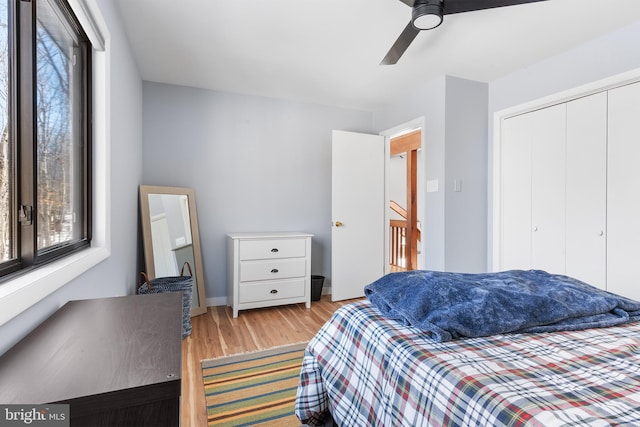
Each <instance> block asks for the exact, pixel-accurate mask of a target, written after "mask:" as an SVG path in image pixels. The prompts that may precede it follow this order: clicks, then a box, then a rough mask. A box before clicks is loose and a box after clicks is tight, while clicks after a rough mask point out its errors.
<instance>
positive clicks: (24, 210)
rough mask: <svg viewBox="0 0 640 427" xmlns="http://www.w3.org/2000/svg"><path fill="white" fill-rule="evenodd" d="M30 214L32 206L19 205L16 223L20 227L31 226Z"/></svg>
mask: <svg viewBox="0 0 640 427" xmlns="http://www.w3.org/2000/svg"><path fill="white" fill-rule="evenodd" d="M32 214H33V206H27V205H20V208H19V209H18V221H19V222H20V224H21V225H31V224H33V220H32Z"/></svg>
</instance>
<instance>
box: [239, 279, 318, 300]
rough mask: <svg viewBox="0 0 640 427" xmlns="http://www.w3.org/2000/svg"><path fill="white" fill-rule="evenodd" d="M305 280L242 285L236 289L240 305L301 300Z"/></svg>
mask: <svg viewBox="0 0 640 427" xmlns="http://www.w3.org/2000/svg"><path fill="white" fill-rule="evenodd" d="M304 290H305V278H304V277H303V278H300V279H293V280H283V281H273V282H271V281H270V282H261V283H242V284H240V287H239V289H238V292H239V294H238V299H239V302H240V304H246V303H252V302H258V301H269V300H276V299H283V298H302V297H304V296H305V293H304Z"/></svg>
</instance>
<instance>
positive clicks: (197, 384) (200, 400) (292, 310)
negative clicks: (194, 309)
mask: <svg viewBox="0 0 640 427" xmlns="http://www.w3.org/2000/svg"><path fill="white" fill-rule="evenodd" d="M352 301H354V300H348V301H340V302H332V301H331V297H330V296H329V295H323V296H322V298H321V300H320V301H317V302H315V301H314V302H312V303H311V308H310V309H307V308H305V306H304V304H291V305H284V306H279V307H269V308H260V309H254V310H245V311H240V314H239V315H238V317H237V318H235V319H234V318H233V313H232V311H231V308H229V307H224V306H223V307H209V308H208V310H207V312H206V313H205V314H203V315H201V316H196V317H192V318H191V323H192V325H193V330H192V331H191V336H190V337H188V338H186V339H184V340H183V341H182V409H181V425H182V427H200V426H206V425H207V413H206V409H205V400H204V387H203V385H202V370H201V367H200V362H201V361H202V360H203V359H211V358H214V357H220V356H227V355H230V354H237V353H245V352H248V351H256V350H263V349H267V348H271V347H276V346H281V345H286V344H294V343H298V342H304V341H309V340H310V339H311V338H312V337H313V336H314V335H315V334H316V332H318V330H319V329H320V327H321V326H322V325H323V324H324V323H325V322H326V321H327V320H328V319H329V317H331V314H333V312H334V311H335V310H336V309H337V308H338V307H340V306H342V305H344V304H346V303H349V302H352Z"/></svg>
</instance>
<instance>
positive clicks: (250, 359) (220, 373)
mask: <svg viewBox="0 0 640 427" xmlns="http://www.w3.org/2000/svg"><path fill="white" fill-rule="evenodd" d="M306 345H307V343H300V344H293V345H289V346H285V347H276V348H272V349H269V350H265V351H257V352H252V353H245V354H239V355H234V356H227V357H220V358H217V359H210V360H204V361H203V362H202V377H203V379H204V391H205V398H206V401H207V422H208V425H209V426H210V427H211V426H216V427H218V426H234V427H235V426H255V425H268V426H283V427H285V426H287V427H288V426H300V425H301V423H300V421H299V420H298V418H297V417H296V416H295V414H294V412H293V411H294V404H295V398H296V390H297V388H298V377H299V375H300V367H301V366H302V357H303V356H304V349H305V347H306Z"/></svg>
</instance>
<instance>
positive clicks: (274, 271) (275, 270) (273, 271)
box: [271, 268, 279, 273]
mask: <svg viewBox="0 0 640 427" xmlns="http://www.w3.org/2000/svg"><path fill="white" fill-rule="evenodd" d="M278 271H279V270H278V269H277V268H274V269H272V270H271V272H272V273H277V272H278Z"/></svg>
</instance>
